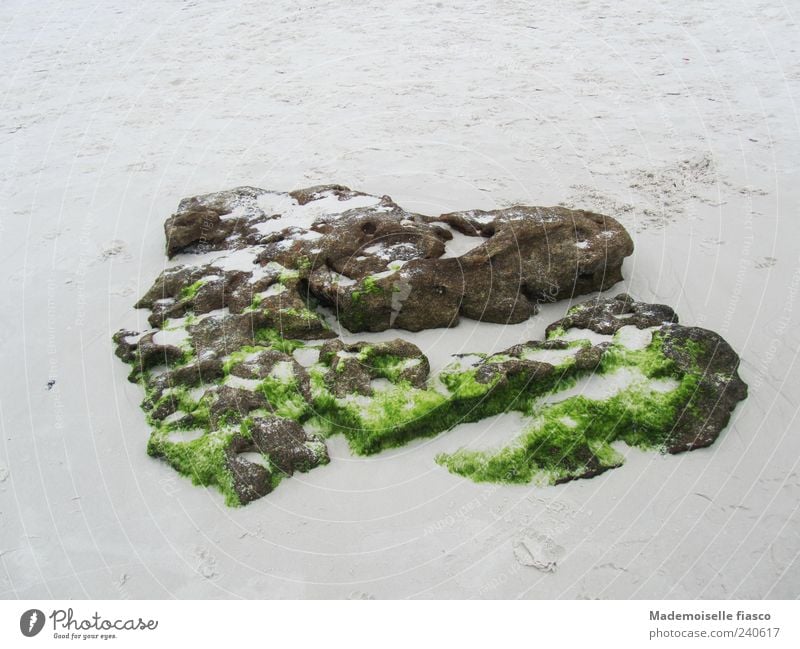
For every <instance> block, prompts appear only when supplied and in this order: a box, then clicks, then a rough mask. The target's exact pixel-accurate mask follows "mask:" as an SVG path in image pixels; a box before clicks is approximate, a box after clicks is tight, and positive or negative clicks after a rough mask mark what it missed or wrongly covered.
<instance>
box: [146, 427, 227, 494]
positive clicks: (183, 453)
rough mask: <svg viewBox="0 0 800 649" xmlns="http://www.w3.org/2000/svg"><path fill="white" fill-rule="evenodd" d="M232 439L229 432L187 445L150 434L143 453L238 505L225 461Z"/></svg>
mask: <svg viewBox="0 0 800 649" xmlns="http://www.w3.org/2000/svg"><path fill="white" fill-rule="evenodd" d="M232 437H233V432H232V431H216V432H214V433H208V434H206V435H203V436H202V437H200V438H198V439H195V440H192V441H190V442H179V443H175V442H170V441H169V440H168V439H167V438H166V436H163V435H152V436H151V437H150V441H149V443H148V446H147V452H148V453H149V454H150V455H151V456H154V457H162V458H164V459H165V460H166V461H167V462H168V463H169V464H170V465H171V466H172V467H173V468H175V469H176V470H177V471H178V472H179V473H181V474H183V475H185V476H187V477H188V478H190V479H191V480H192V482H193V483H194V484H196V485H202V486H204V487H210V486H215V487H217V488H218V489H219V490H220V491H221V492H222V494H223V496H224V497H225V503H226V504H227V505H229V506H237V505H240V504H241V503H240V502H239V497H238V496H237V494H236V491H235V490H234V488H233V476H231V474H230V471H228V468H227V465H226V462H225V449H226V448H227V447H228V445H229V444H230V442H231V438H232Z"/></svg>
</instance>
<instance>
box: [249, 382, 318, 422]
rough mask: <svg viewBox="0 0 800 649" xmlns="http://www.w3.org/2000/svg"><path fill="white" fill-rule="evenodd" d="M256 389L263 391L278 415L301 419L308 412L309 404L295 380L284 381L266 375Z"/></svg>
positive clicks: (296, 419)
mask: <svg viewBox="0 0 800 649" xmlns="http://www.w3.org/2000/svg"><path fill="white" fill-rule="evenodd" d="M258 390H259V391H260V392H261V393H263V395H264V396H265V397H266V399H267V401H269V404H270V406H271V408H272V410H273V411H274V412H275V414H276V415H277V416H278V417H286V418H287V419H294V420H295V421H302V420H303V419H305V418H306V415H307V414H308V410H309V406H308V403H306V400H305V399H304V398H303V394H302V393H301V392H300V388H299V386H298V385H297V381H296V380H294V379H293V380H291V381H286V380H281V379H277V378H274V377H268V378H266V379H264V381H262V382H261V383H260V384H259V386H258Z"/></svg>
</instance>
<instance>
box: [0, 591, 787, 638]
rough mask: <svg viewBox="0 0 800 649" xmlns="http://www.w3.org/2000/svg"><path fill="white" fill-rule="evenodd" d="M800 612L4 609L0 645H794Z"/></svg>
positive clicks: (180, 606)
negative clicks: (215, 643) (221, 643)
mask: <svg viewBox="0 0 800 649" xmlns="http://www.w3.org/2000/svg"><path fill="white" fill-rule="evenodd" d="M799 614H800V604H798V602H795V601H733V602H729V601H709V602H686V601H670V602H648V601H633V602H629V601H592V602H589V601H570V602H557V601H489V602H475V601H468V602H455V601H434V602H432V601H399V602H398V601H395V602H381V601H305V602H297V601H229V600H226V601H166V602H165V601H70V602H66V601H62V602H50V601H3V602H0V647H3V648H6V647H44V646H50V645H53V644H55V645H56V646H61V647H66V646H74V643H78V644H80V646H96V643H101V644H104V645H106V646H114V647H120V648H121V647H143V646H146V647H148V649H152V648H154V647H169V648H170V649H175V648H176V647H182V646H187V644H188V643H194V642H198V643H202V644H200V645H198V646H209V644H210V643H212V642H223V643H224V644H225V645H226V646H239V645H240V646H242V647H248V646H264V647H274V646H276V645H278V644H279V645H281V646H291V647H309V646H319V647H323V646H327V645H330V644H333V645H334V646H347V647H348V648H349V649H357V648H359V647H370V648H371V649H374V648H376V647H380V648H381V649H383V648H387V647H388V648H392V647H408V646H409V645H412V644H420V643H422V644H423V646H425V647H432V646H442V647H459V649H461V648H463V647H481V649H486V648H487V647H492V648H495V647H515V648H516V647H526V646H530V647H541V646H555V647H574V646H613V647H615V648H618V647H642V646H646V645H647V646H650V645H652V646H654V647H658V646H681V645H684V644H685V645H686V646H705V643H709V642H711V643H712V644H713V645H714V646H732V647H737V646H741V647H762V646H763V647H775V648H778V647H792V648H793V649H795V648H796V647H800V635H799V634H798V630H797V629H798V618H799V617H800V615H799ZM253 643H256V644H253ZM545 643H547V645H545Z"/></svg>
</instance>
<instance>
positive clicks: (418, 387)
mask: <svg viewBox="0 0 800 649" xmlns="http://www.w3.org/2000/svg"><path fill="white" fill-rule="evenodd" d="M297 272H298V271H296V270H295V271H292V272H291V273H290V275H292V276H291V277H288V278H287V283H290V282H289V280H292V281H295V280H296V277H295V275H294V273H297ZM201 284H202V282H195V283H194V284H192V285H190V286H188V287H186V289H184V290H187V289H190V290H191V291H193V292H194V294H196V292H197V290H198V289H199V286H200V285H201ZM192 287H193V288H192ZM360 288H361V292H360V293H358V292H354V293H353V299H359V298H358V297H357V296H360V299H362V306H363V308H364V309H368V308H370V307H369V305H370V304H371V302H370V299H371V296H373V295H375V294H377V293H380V292H381V291H382V290H383V289H381V288H380V286H379V285H378V284H377V283H375V280H374V278H371V277H367V278H365V279H364V280H362V283H361V287H360ZM287 290H288V289H287ZM187 295H188V294H187ZM368 296H370V297H369V298H368ZM302 304H308V303H296V304H295V305H294V306H288V307H285V308H276V309H271V310H269V311H268V310H266V309H263V308H262V307H263V303H262V301H261V300H260V298H258V296H256V297H253V298H252V302H251V303H250V306H249V307H244V312H245V313H246V314H247V317H248V318H252V322H253V323H254V324H253V325H252V329H250V321H247V322H245V323H244V324H245V326H244V327H241V326H240V327H239V328H238V329H237V325H236V322H234V321H232V325H231V328H230V329H228V330H227V331H230V332H231V335H233V336H238V338H235V341H236V342H235V344H231V345H230V347H231V348H232V351H230V352H229V353H225V355H224V356H223V355H221V353H220V351H219V349H220V347H222V349H223V350H224V351H225V352H227V346H225V347H223V346H220V347H217V348H216V351H215V348H214V346H213V345H211V346H210V349H211V353H210V354H209V344H208V338H205V339H203V338H202V336H203V335H206V336H207V335H208V334H207V333H206V332H203V331H202V327H201V326H200V325H202V322H200V323H199V324H197V325H195V326H194V327H189V329H188V330H187V332H188V334H189V335H188V337H187V338H186V339H184V340H181V341H180V342H178V343H177V344H175V345H159V344H157V343H155V341H154V336H153V334H148V335H145V336H144V337H142V339H141V342H139V343H134V342H126V336H128V335H133V334H131V332H122V333H120V334H117V335H116V336H115V342H117V344H118V350H117V354H118V355H119V356H120V358H122V359H123V360H125V361H126V362H128V363H130V364H131V365H132V366H133V368H134V371H133V372H132V374H131V377H132V379H133V380H136V381H137V382H138V383H139V384H140V385H141V386H142V388H143V389H144V392H145V398H144V401H143V403H142V408H143V409H144V410H145V412H146V413H147V421H148V423H149V424H150V426H151V429H152V433H151V436H150V440H149V442H148V453H149V454H150V455H152V456H154V457H159V458H163V459H164V460H165V461H166V462H168V463H169V464H170V465H171V466H172V467H174V468H175V469H176V470H177V471H178V472H179V473H181V474H183V475H185V476H187V477H188V478H190V479H191V480H192V481H193V482H194V483H195V484H198V485H203V486H207V487H214V488H216V489H218V490H219V491H220V492H221V493H222V494H223V496H224V498H225V502H226V503H227V504H229V505H241V504H246V503H247V502H249V501H250V500H252V499H254V498H257V497H261V496H263V495H264V494H266V493H269V491H271V490H273V489H275V488H277V487H278V486H279V485H280V484H281V482H282V481H283V480H284V479H285V478H286V477H288V476H290V475H291V474H292V473H293V472H294V471H307V470H310V469H312V468H314V467H316V466H319V465H321V464H326V463H327V462H328V461H329V458H328V455H327V448H326V446H325V441H324V439H325V438H327V437H330V436H332V435H343V436H344V437H345V438H346V439H347V442H348V444H349V446H350V448H351V449H352V451H353V452H354V453H355V454H357V455H370V454H375V453H379V452H381V451H383V450H386V449H390V448H394V447H399V446H402V445H404V444H407V443H409V442H410V441H412V440H415V439H420V438H426V437H432V436H435V435H439V434H442V433H446V432H447V431H450V430H452V429H454V428H456V427H457V426H459V425H461V424H466V423H474V422H479V421H482V420H484V419H486V418H488V417H492V416H495V415H501V414H505V413H510V412H517V413H520V414H522V415H523V416H524V418H525V420H526V421H527V422H528V423H527V424H526V425H525V427H524V428H523V429H521V430H519V432H518V433H517V434H516V436H515V437H513V439H511V441H509V442H506V443H504V444H503V445H502V446H500V447H498V448H485V449H480V448H478V449H475V448H462V449H458V450H456V451H454V452H450V453H441V454H439V455H437V456H436V458H435V460H436V462H438V464H440V465H441V466H443V467H445V468H446V469H447V470H449V471H450V472H451V473H453V474H456V475H460V476H464V477H466V478H469V479H472V480H474V481H478V482H497V483H508V484H526V483H530V482H535V483H537V484H557V483H560V482H564V481H567V480H572V479H576V478H589V477H592V476H595V475H598V474H600V473H602V472H604V471H606V470H608V469H611V468H615V467H618V466H620V465H621V464H622V463H623V460H624V458H623V456H622V454H621V453H620V452H619V451H618V450H617V448H615V446H618V445H619V444H625V445H627V446H630V447H636V448H640V449H645V450H652V451H656V452H669V453H676V452H682V451H684V450H691V449H693V448H699V447H702V446H707V445H708V444H710V443H712V442H713V441H714V439H715V438H716V435H718V434H719V432H720V431H721V430H722V428H724V426H725V425H726V424H727V420H728V416H729V414H730V411H731V410H732V408H733V407H734V406H735V404H736V402H737V401H739V400H741V399H742V398H744V396H745V395H746V386H745V385H744V384H743V383H742V382H741V380H740V379H739V378H738V374H737V371H736V368H737V367H738V356H736V355H735V353H734V352H733V351H732V350H730V348H729V347H728V346H727V344H726V343H725V342H724V341H723V340H722V339H721V338H719V337H718V336H716V334H713V332H708V331H706V330H701V329H696V328H689V327H681V326H679V325H677V324H675V322H674V314H672V315H670V314H671V311H669V310H668V311H665V309H667V308H666V307H660V306H658V305H656V306H653V305H639V307H638V308H641V309H642V312H643V315H642V314H636V313H634V314H633V316H632V317H635V318H637V319H638V320H637V321H636V328H637V329H638V331H632V330H631V329H628V330H626V331H624V332H622V333H620V332H621V330H622V329H623V328H624V327H627V326H629V325H628V324H623V323H618V322H615V321H614V320H613V319H612V318H614V317H616V316H617V315H626V316H630V314H626V312H625V309H626V308H628V302H627V301H626V300H620V299H619V298H617V299H615V300H606V301H602V300H600V301H599V302H598V304H599V305H600V307H602V308H600V307H598V306H596V305H590V306H588V307H587V306H584V305H578V306H577V307H573V308H572V309H570V310H569V312H568V314H567V316H566V317H565V318H564V319H562V320H561V321H558V322H557V323H554V324H553V325H551V327H549V328H548V334H547V339H546V340H545V341H532V342H528V343H521V344H518V345H515V346H513V347H511V348H509V349H507V350H505V351H502V352H499V353H493V354H466V355H460V356H467V357H471V358H473V359H477V360H476V361H474V362H473V364H472V365H466V364H463V362H462V361H461V360H459V359H456V360H454V362H453V363H452V364H451V365H449V366H447V367H446V368H444V369H443V370H442V371H441V372H440V373H439V374H438V375H437V376H435V377H430V376H429V372H430V367H429V364H428V360H427V358H426V357H425V356H424V355H423V354H422V352H421V351H420V350H419V349H418V348H417V347H416V346H414V345H412V344H411V343H408V342H406V341H403V340H401V339H395V340H392V341H386V342H372V343H365V342H359V343H345V342H343V341H342V340H341V339H333V340H330V339H329V340H323V341H318V342H316V343H315V342H313V341H308V340H300V339H298V338H294V337H291V336H288V335H285V334H284V333H283V332H284V331H285V329H284V325H285V323H286V322H287V321H291V323H292V326H294V324H296V323H301V322H302V321H303V320H305V319H309V320H310V319H311V318H316V317H317V314H316V313H315V312H314V311H312V310H311V309H309V308H306V307H305V306H303V305H302ZM598 309H600V310H599V311H598ZM603 309H605V310H603ZM353 313H355V311H351V316H352V315H353ZM189 316H191V317H192V320H191V322H190V320H189ZM226 317H232V318H233V317H234V316H222V318H226ZM178 322H179V321H178V320H174V321H173V322H172V323H171V322H170V320H169V319H168V318H164V319H163V320H161V323H162V324H161V330H162V331H171V332H174V331H178V330H180V328H181V327H186V326H187V325H190V324H193V323H194V322H197V319H196V318H195V316H194V314H193V313H191V312H190V313H189V314H188V315H185V316H184V320H183V321H182V324H178ZM623 322H624V323H629V322H633V321H632V320H629V319H627V317H626V319H624V320H623ZM659 323H660V324H659ZM240 324H241V323H240ZM276 325H278V326H276ZM595 325H597V326H595ZM214 326H215V327H217V326H218V327H219V329H218V330H219V331H220V332H221V333H222V335H226V334H225V333H224V332H226V328H225V323H224V322H223V323H220V324H219V325H217V324H215V325H214ZM571 329H586V330H590V331H594V332H595V333H597V334H601V337H602V338H603V339H605V340H607V342H602V343H600V344H597V345H593V344H592V342H591V340H589V339H580V340H572V341H566V340H562V337H563V336H565V335H566V333H567V332H568V331H570V330H571ZM309 331H310V329H309ZM315 331H320V330H315ZM197 332H199V333H197ZM609 332H611V334H609ZM195 335H199V336H201V337H200V338H199V343H198V345H197V349H198V350H199V351H198V352H196V351H195V347H194V343H195V342H197V339H195ZM646 336H649V337H646ZM309 337H310V336H309ZM160 339H161V340H167V339H172V340H175V334H171V335H170V337H167V336H163V337H160ZM609 339H610V340H609ZM227 340H229V339H228V338H227V337H226V341H227ZM647 341H649V342H647ZM298 350H304V353H303V355H302V356H303V358H304V359H307V361H306V362H307V363H310V365H307V366H305V367H304V366H301V365H300V363H299V362H298V361H297V360H295V358H294V357H293V354H294V352H296V351H298ZM315 350H319V353H318V355H317V357H316V360H314V352H315ZM309 354H310V356H309ZM299 358H300V355H298V359H299ZM719 403H723V407H719V405H718V404H719ZM195 435H197V436H196V437H194V439H192V437H193V436H195ZM253 453H256V455H253Z"/></svg>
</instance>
